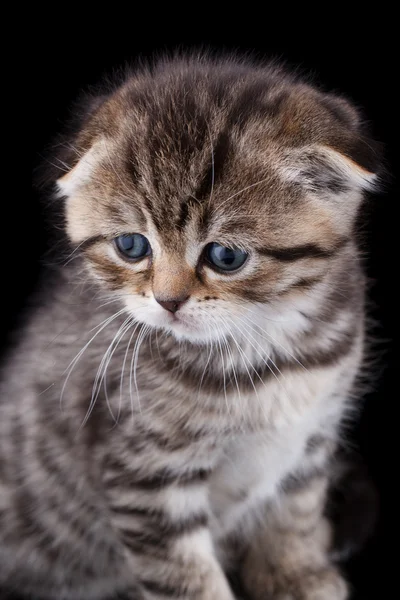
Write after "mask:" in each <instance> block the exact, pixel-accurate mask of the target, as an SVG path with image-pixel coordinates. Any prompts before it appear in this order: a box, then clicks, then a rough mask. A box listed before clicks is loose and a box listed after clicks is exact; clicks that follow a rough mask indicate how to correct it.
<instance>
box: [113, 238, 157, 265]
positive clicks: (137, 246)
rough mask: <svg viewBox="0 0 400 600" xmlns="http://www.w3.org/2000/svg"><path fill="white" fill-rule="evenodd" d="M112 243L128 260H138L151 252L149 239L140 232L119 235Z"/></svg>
mask: <svg viewBox="0 0 400 600" xmlns="http://www.w3.org/2000/svg"><path fill="white" fill-rule="evenodd" d="M114 243H115V246H116V247H117V250H118V252H119V253H120V254H122V256H123V257H124V258H128V259H130V260H140V259H141V258H144V257H145V256H148V255H149V254H150V253H151V247H150V243H149V240H148V239H147V238H146V237H144V235H142V234H141V233H125V234H124V235H119V236H118V237H116V238H115V239H114Z"/></svg>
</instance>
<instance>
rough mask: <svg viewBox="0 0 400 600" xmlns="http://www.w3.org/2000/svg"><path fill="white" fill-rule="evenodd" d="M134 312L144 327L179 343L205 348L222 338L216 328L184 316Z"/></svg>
mask: <svg viewBox="0 0 400 600" xmlns="http://www.w3.org/2000/svg"><path fill="white" fill-rule="evenodd" d="M132 312H133V315H134V316H135V318H136V319H137V320H138V321H140V322H141V323H143V325H150V327H152V328H153V329H157V330H158V331H160V332H164V333H167V334H169V335H171V336H172V337H174V338H175V339H176V340H177V341H179V342H182V341H186V342H190V343H192V344H198V345H201V346H204V345H206V344H208V343H210V342H215V341H217V340H218V339H220V337H221V335H220V331H219V330H218V332H217V331H216V329H215V327H214V328H211V327H210V326H209V325H205V324H204V323H196V321H195V320H194V319H189V318H185V317H184V316H179V317H178V316H177V317H175V316H174V317H173V316H172V315H168V314H165V315H154V314H151V313H150V311H149V312H148V313H147V314H138V313H137V312H136V311H132Z"/></svg>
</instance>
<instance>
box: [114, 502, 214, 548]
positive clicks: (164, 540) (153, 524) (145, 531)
mask: <svg viewBox="0 0 400 600" xmlns="http://www.w3.org/2000/svg"><path fill="white" fill-rule="evenodd" d="M134 512H135V511H132V512H130V511H129V509H128V510H127V511H126V514H127V515H128V516H129V515H130V514H134ZM121 513H122V511H119V514H121ZM207 524H208V516H207V515H206V514H205V513H200V514H198V515H194V516H191V517H188V518H187V519H185V520H183V521H176V522H173V521H166V520H164V522H163V521H161V522H158V521H157V520H156V519H154V520H150V522H148V521H147V519H145V520H144V521H143V523H141V524H137V529H121V532H120V533H121V538H122V540H123V542H124V544H125V545H126V546H127V547H128V548H129V549H130V550H132V551H134V552H139V553H140V552H143V551H144V550H145V549H146V552H148V550H149V547H150V548H152V549H154V550H155V551H156V552H158V551H161V550H167V549H168V548H169V546H170V544H171V543H172V542H174V541H175V540H176V539H177V538H179V537H180V536H181V535H186V534H190V533H193V532H194V531H196V530H198V529H202V528H204V527H207ZM139 528H140V529H139Z"/></svg>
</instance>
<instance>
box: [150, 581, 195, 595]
mask: <svg viewBox="0 0 400 600" xmlns="http://www.w3.org/2000/svg"><path fill="white" fill-rule="evenodd" d="M140 583H141V584H142V586H143V587H144V588H145V589H146V590H147V591H148V592H150V593H152V594H155V595H157V594H158V595H161V596H166V597H167V598H179V597H181V596H182V593H183V590H182V586H181V585H179V584H177V585H176V586H172V585H170V584H166V583H160V582H157V581H154V580H149V579H141V580H140ZM194 593H195V592H194V591H193V590H190V597H191V598H193V597H194V596H193V594H194ZM196 595H197V594H196Z"/></svg>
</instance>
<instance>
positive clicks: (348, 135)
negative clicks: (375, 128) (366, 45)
mask: <svg viewBox="0 0 400 600" xmlns="http://www.w3.org/2000/svg"><path fill="white" fill-rule="evenodd" d="M286 119H287V123H288V124H289V127H288V130H289V132H290V134H292V135H293V138H292V139H290V137H289V144H288V146H287V147H286V152H285V158H284V163H285V164H284V168H283V174H284V177H285V178H286V179H287V180H290V181H292V182H296V183H299V184H301V185H303V186H305V187H306V188H307V189H309V190H310V191H313V192H318V193H319V194H322V195H334V194H337V195H339V194H344V193H346V192H350V191H353V192H355V191H359V192H362V191H363V190H372V189H374V188H376V187H377V183H378V177H379V171H380V166H381V151H380V147H379V145H378V144H376V143H375V142H374V141H373V140H372V139H371V138H370V136H369V135H368V132H367V131H366V128H365V125H364V123H363V121H362V119H361V117H360V114H359V112H358V110H357V109H356V108H355V107H354V106H353V105H352V104H350V103H349V102H348V101H347V100H345V99H343V98H341V97H339V96H335V95H333V94H322V93H320V92H315V91H314V90H313V91H312V92H311V93H310V90H309V89H308V90H307V91H306V92H303V94H300V98H299V99H298V100H297V101H296V100H294V104H293V105H292V107H291V109H290V114H289V112H287V113H286ZM295 135H296V136H297V137H298V139H301V143H298V142H297V143H296V140H295V138H294V136H295Z"/></svg>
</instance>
